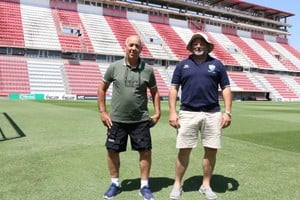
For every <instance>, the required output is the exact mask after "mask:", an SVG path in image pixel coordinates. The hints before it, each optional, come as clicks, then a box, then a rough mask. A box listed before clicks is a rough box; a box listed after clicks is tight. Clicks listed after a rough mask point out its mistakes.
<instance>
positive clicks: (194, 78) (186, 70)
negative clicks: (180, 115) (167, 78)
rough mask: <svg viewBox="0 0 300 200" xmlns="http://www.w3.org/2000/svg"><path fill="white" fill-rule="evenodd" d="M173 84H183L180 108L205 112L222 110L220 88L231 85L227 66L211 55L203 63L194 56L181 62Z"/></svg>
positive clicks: (174, 75) (175, 72) (175, 71)
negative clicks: (198, 61)
mask: <svg viewBox="0 0 300 200" xmlns="http://www.w3.org/2000/svg"><path fill="white" fill-rule="evenodd" d="M171 84H172V85H179V86H181V105H180V110H186V111H204V112H216V111H220V105H219V98H218V95H219V94H218V89H219V88H222V89H224V88H225V87H229V86H230V83H229V78H228V75H227V72H226V69H225V66H224V65H223V64H222V63H221V61H219V60H218V59H216V58H213V57H211V56H208V58H207V60H206V61H204V62H202V63H201V64H198V63H196V62H195V61H194V60H193V57H192V56H189V57H188V58H187V59H185V60H182V61H181V62H179V63H178V64H177V66H176V68H175V70H174V73H173V77H172V81H171Z"/></svg>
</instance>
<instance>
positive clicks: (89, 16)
mask: <svg viewBox="0 0 300 200" xmlns="http://www.w3.org/2000/svg"><path fill="white" fill-rule="evenodd" d="M293 15H294V14H292V13H288V12H284V11H278V10H275V9H272V8H268V9H266V8H265V7H262V6H259V5H255V4H251V3H247V2H244V1H238V2H237V1H235V0H223V1H219V0H211V1H205V0H199V1H192V0H185V1H171V0H167V1H164V4H162V3H161V1H156V0H147V1H131V0H127V1H126V0H125V1H103V0H89V1H87V0H80V1H79V0H40V1H30V0H3V1H0V28H1V30H2V33H1V35H0V96H2V97H7V96H9V94H12V93H20V94H45V95H52V94H59V95H77V96H88V97H94V98H96V95H97V93H96V90H97V86H98V84H99V83H100V82H101V81H102V78H103V74H104V73H105V70H106V69H107V67H108V65H109V63H110V62H112V61H114V60H116V59H119V58H121V57H123V55H124V52H123V47H124V43H125V39H126V37H127V36H128V35H131V34H138V35H140V37H141V38H142V40H143V43H144V48H143V51H142V54H141V56H142V57H143V58H144V59H145V61H146V62H147V63H148V64H150V65H152V66H153V68H154V71H155V74H156V77H157V84H158V88H159V91H160V95H161V96H162V98H163V99H166V97H167V96H168V88H169V86H170V79H171V77H172V74H173V70H174V67H175V65H176V63H177V62H178V61H180V60H181V59H182V58H185V57H187V56H188V54H189V52H188V51H187V50H186V49H185V46H186V44H187V42H188V40H189V38H190V37H191V36H192V34H193V33H194V32H197V31H202V32H205V33H206V34H207V35H209V37H210V39H211V40H212V41H213V42H214V44H215V49H214V51H213V52H212V56H215V57H217V58H219V59H220V60H222V62H223V63H224V64H225V66H226V68H227V70H228V73H229V76H230V81H231V86H232V90H233V92H234V98H235V99H236V100H273V101H300V78H299V77H300V52H299V51H297V50H296V49H295V48H293V47H292V46H291V45H290V44H289V43H288V40H287V36H288V35H289V33H288V31H287V27H289V24H287V19H288V17H291V16H293ZM258 27H259V28H258ZM110 95H111V88H110V89H109V90H108V93H107V97H108V98H110Z"/></svg>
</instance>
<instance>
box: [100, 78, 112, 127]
mask: <svg viewBox="0 0 300 200" xmlns="http://www.w3.org/2000/svg"><path fill="white" fill-rule="evenodd" d="M109 85H110V82H103V83H101V84H100V85H99V87H98V110H99V114H100V118H101V121H102V123H103V124H104V126H106V127H108V128H111V126H112V122H111V119H110V116H109V115H108V113H107V111H106V91H107V90H108V88H109Z"/></svg>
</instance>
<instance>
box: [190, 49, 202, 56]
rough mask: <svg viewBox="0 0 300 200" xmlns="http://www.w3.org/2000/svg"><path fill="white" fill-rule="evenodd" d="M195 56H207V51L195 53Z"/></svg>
mask: <svg viewBox="0 0 300 200" xmlns="http://www.w3.org/2000/svg"><path fill="white" fill-rule="evenodd" d="M193 54H194V55H195V56H203V55H204V54H205V51H204V50H201V51H193Z"/></svg>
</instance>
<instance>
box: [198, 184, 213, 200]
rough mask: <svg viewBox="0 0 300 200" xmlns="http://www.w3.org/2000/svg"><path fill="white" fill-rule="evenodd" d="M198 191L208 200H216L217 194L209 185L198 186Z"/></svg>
mask: <svg viewBox="0 0 300 200" xmlns="http://www.w3.org/2000/svg"><path fill="white" fill-rule="evenodd" d="M199 192H200V193H201V194H203V195H204V196H205V197H206V198H207V199H209V200H216V199H217V195H216V194H215V193H214V192H213V191H212V189H211V188H210V187H208V188H204V187H202V186H201V187H200V189H199Z"/></svg>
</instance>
